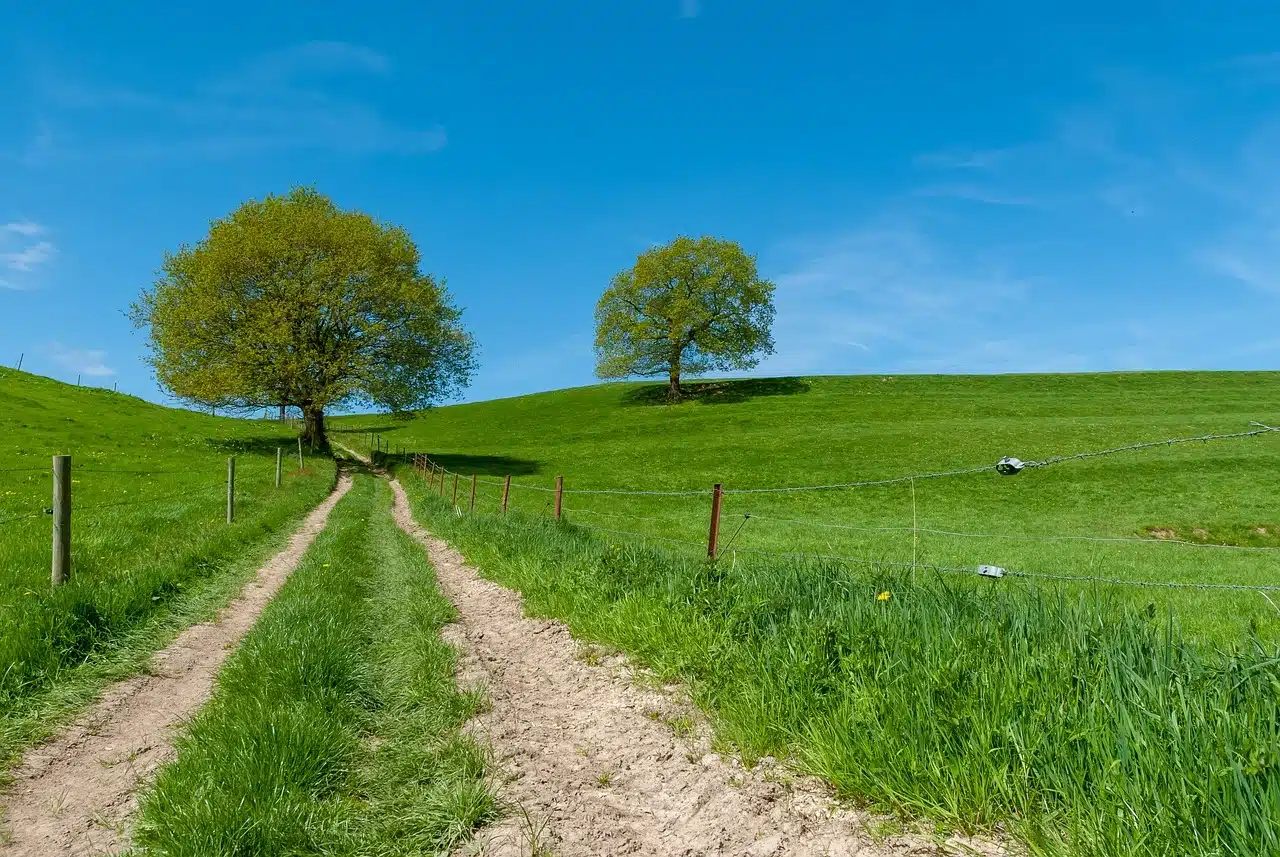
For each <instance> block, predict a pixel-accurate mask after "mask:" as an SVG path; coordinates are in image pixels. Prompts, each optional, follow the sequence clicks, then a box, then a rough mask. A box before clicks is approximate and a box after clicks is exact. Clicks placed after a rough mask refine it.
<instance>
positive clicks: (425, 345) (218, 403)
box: [131, 188, 475, 446]
mask: <svg viewBox="0 0 1280 857" xmlns="http://www.w3.org/2000/svg"><path fill="white" fill-rule="evenodd" d="M420 263H421V257H420V256H419V253H418V248H417V247H416V246H415V245H414V243H413V241H412V239H410V237H409V234H408V233H407V232H405V231H404V230H403V229H401V228H399V227H396V226H389V225H386V224H383V223H379V222H378V221H376V220H374V219H373V218H371V217H369V216H368V215H366V214H363V213H361V212H358V211H343V210H341V209H339V208H338V207H337V206H336V205H334V204H333V202H331V201H330V200H329V199H328V198H327V197H325V196H323V195H322V194H320V193H318V192H316V191H315V190H312V189H310V188H297V189H295V190H293V191H292V192H290V193H289V194H288V195H286V196H268V197H267V198H266V199H264V200H262V201H251V202H247V203H245V204H244V205H242V206H240V208H239V209H237V210H236V211H235V212H233V213H232V214H230V215H229V216H227V217H225V218H223V219H221V220H217V221H214V223H213V224H212V226H211V228H210V230H209V234H208V236H207V237H205V238H204V239H203V240H202V241H201V242H200V243H199V244H196V245H195V246H194V247H185V246H184V247H182V248H181V249H179V250H178V252H176V253H170V254H167V255H166V256H165V260H164V265H163V267H162V268H161V270H160V273H159V276H158V278H157V279H156V281H155V283H154V285H153V286H152V288H150V289H145V290H144V291H143V292H142V296H141V297H140V298H139V299H138V301H137V303H135V304H134V305H133V308H132V312H131V317H132V319H133V322H134V324H135V325H136V326H137V327H140V328H143V327H145V328H148V329H149V334H150V341H149V343H148V344H149V346H150V351H151V354H150V357H149V358H148V362H149V363H150V364H151V365H152V366H153V367H154V369H155V372H156V379H157V381H159V383H160V385H161V386H162V387H163V388H164V389H165V390H166V391H168V392H169V393H171V394H172V395H174V396H176V397H178V398H179V399H182V400H185V401H188V402H191V403H193V404H197V405H202V406H205V407H213V408H219V409H223V408H225V409H229V410H236V409H239V410H250V409H255V408H262V407H268V406H276V407H280V408H281V409H283V408H284V407H285V406H286V405H291V406H295V407H297V408H299V409H300V410H301V411H302V416H303V437H304V438H305V439H306V440H308V441H309V442H310V443H311V444H312V445H317V446H324V445H325V429H324V417H325V413H326V412H327V411H331V410H333V409H338V408H344V407H350V406H353V405H372V406H375V407H380V408H385V409H386V410H389V411H392V412H394V413H404V412H406V411H408V410H410V409H414V408H422V407H426V406H428V405H430V404H432V403H434V402H436V401H439V400H441V399H443V398H445V397H448V396H450V395H453V394H454V393H456V392H457V391H458V390H460V389H462V388H463V387H465V385H466V384H467V382H468V381H469V379H470V376H471V373H472V371H473V370H474V365H475V362H474V351H475V344H474V341H473V340H472V337H471V335H470V334H469V333H467V331H466V330H465V329H463V327H462V325H461V322H460V318H461V311H460V310H458V309H457V308H456V307H454V305H453V303H452V301H451V299H450V296H449V293H448V291H447V290H446V289H445V286H444V283H443V282H442V281H437V280H436V279H435V278H433V277H432V276H430V275H429V274H424V273H422V272H421V271H420V269H419V266H420Z"/></svg>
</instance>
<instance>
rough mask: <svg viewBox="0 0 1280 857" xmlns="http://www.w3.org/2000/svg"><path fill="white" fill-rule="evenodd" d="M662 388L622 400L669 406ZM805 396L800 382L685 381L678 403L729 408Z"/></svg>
mask: <svg viewBox="0 0 1280 857" xmlns="http://www.w3.org/2000/svg"><path fill="white" fill-rule="evenodd" d="M667 392H668V391H667V385H666V384H646V385H645V386H643V387H637V388H636V389H634V390H631V391H630V392H628V393H627V394H626V395H625V396H623V397H622V404H624V405H628V406H653V405H670V404H672V401H671V399H670V398H669V397H668V395H667ZM807 392H809V382H808V381H806V380H804V379H803V378H743V379H739V380H736V381H735V380H724V381H688V382H686V383H683V384H681V385H680V399H679V403H684V402H697V403H698V404H700V405H733V404H738V403H741V402H746V401H750V400H751V399H755V398H758V397H760V396H795V395H798V394H800V393H807Z"/></svg>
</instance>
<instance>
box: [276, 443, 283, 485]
mask: <svg viewBox="0 0 1280 857" xmlns="http://www.w3.org/2000/svg"><path fill="white" fill-rule="evenodd" d="M283 463H284V447H283V446H277V447H276V487H277V488H279V487H280V465H281V464H283Z"/></svg>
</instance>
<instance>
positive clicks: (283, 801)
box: [135, 476, 494, 857]
mask: <svg viewBox="0 0 1280 857" xmlns="http://www.w3.org/2000/svg"><path fill="white" fill-rule="evenodd" d="M388 500H389V490H388V489H387V488H386V486H385V485H384V484H382V483H381V482H379V481H375V480H373V479H371V478H369V477H363V476H362V477H359V478H358V479H357V484H356V487H355V488H354V489H353V490H352V492H351V493H350V494H349V495H348V497H346V498H344V499H343V500H342V501H341V502H340V503H339V504H338V506H337V507H336V508H335V510H334V512H333V516H332V518H331V519H330V524H329V526H328V528H327V529H326V530H325V532H324V533H323V534H322V535H321V536H320V537H319V539H317V541H316V543H315V545H314V546H313V547H312V548H311V550H310V551H308V553H307V555H306V557H305V558H304V561H303V563H302V565H301V566H300V567H299V568H298V569H297V571H295V572H294V574H293V576H292V577H291V578H290V580H289V581H288V583H287V584H286V585H285V587H284V589H283V590H282V591H281V593H280V595H279V596H278V597H277V598H276V599H275V600H274V601H273V602H272V603H271V604H270V605H269V606H268V608H267V610H266V611H265V612H264V614H263V616H262V618H261V620H260V621H259V622H258V624H257V625H256V626H255V628H254V629H253V630H252V631H251V632H250V634H249V635H248V636H247V637H246V639H245V640H244V642H243V644H242V645H241V647H240V648H239V649H238V650H237V652H236V653H235V654H234V655H233V656H232V658H231V659H230V661H228V663H227V665H226V667H225V668H224V669H223V671H222V673H221V675H220V676H219V678H218V686H217V691H216V693H215V696H214V698H213V700H212V701H211V702H210V703H209V705H208V706H206V707H205V709H204V710H203V711H202V712H201V713H200V714H199V715H198V716H197V717H196V718H195V719H194V721H193V722H192V723H191V725H190V726H189V728H188V729H187V731H186V733H185V734H184V735H183V736H182V738H181V739H180V741H179V755H178V758H177V760H176V761H175V762H174V763H172V764H170V765H168V766H167V767H165V768H164V769H162V770H161V772H160V774H159V775H158V777H157V779H156V782H155V785H154V787H153V788H152V790H151V791H150V792H149V793H147V794H146V795H144V797H143V799H142V803H141V814H140V821H139V824H138V827H137V830H136V832H135V841H136V843H137V845H138V848H139V851H140V853H142V854H156V855H166V857H180V855H193V857H194V855H201V857H206V855H258V854H290V855H309V854H316V855H319V854H326V855H327V854H378V855H394V854H422V853H447V852H448V850H449V849H450V848H451V847H452V846H453V845H455V844H457V843H459V842H461V841H465V839H466V838H467V837H469V835H470V833H471V831H472V830H473V828H474V827H475V826H477V825H478V824H481V823H483V822H484V821H485V820H486V819H488V818H489V817H490V816H491V815H492V814H493V813H494V801H493V798H492V796H491V795H490V793H489V792H488V791H487V790H486V788H485V785H484V782H483V772H484V764H483V757H482V755H481V753H480V750H479V749H478V748H477V747H476V746H475V745H474V744H473V743H472V742H471V741H470V740H468V739H465V738H463V737H461V736H460V735H459V732H458V729H459V727H460V725H461V724H462V723H463V722H464V721H465V719H466V718H467V716H469V714H470V713H472V712H473V711H474V709H475V705H476V702H477V700H476V699H474V698H472V697H470V696H462V695H459V694H458V693H457V692H456V690H455V688H454V686H453V666H454V661H453V651H452V650H451V649H450V648H449V647H448V646H447V645H446V644H444V643H443V642H442V641H441V640H440V639H439V637H438V632H439V629H440V627H441V625H443V624H444V623H445V622H446V621H448V619H449V618H450V616H451V615H452V613H451V610H452V608H451V607H450V605H449V604H448V602H447V601H446V600H445V599H444V598H443V597H442V596H441V595H440V594H439V592H438V591H437V590H436V589H435V587H434V578H433V576H432V572H431V568H430V566H429V564H428V563H427V561H426V558H425V556H424V555H423V552H422V550H421V548H420V547H419V546H418V545H417V544H416V543H414V542H413V541H412V540H411V539H409V538H408V537H407V536H405V535H404V534H403V533H401V532H400V531H399V530H398V529H396V527H395V525H394V524H393V523H392V521H391V519H390V516H389V515H388V514H387V513H386V510H387V506H388Z"/></svg>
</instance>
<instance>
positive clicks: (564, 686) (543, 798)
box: [392, 481, 1000, 857]
mask: <svg viewBox="0 0 1280 857" xmlns="http://www.w3.org/2000/svg"><path fill="white" fill-rule="evenodd" d="M392 488H393V489H394V491H395V515H396V520H397V522H398V523H399V524H400V526H401V527H402V528H403V529H405V530H406V531H407V532H409V533H410V534H411V535H413V536H414V537H416V538H417V539H418V540H419V541H420V542H421V543H422V544H423V545H424V546H425V547H426V549H427V551H428V553H429V554H430V557H431V561H432V563H433V564H434V565H435V568H436V573H437V576H438V578H439V582H440V587H441V589H442V590H443V591H444V593H445V595H447V596H448V597H449V599H450V600H451V601H452V602H453V603H454V605H455V606H456V607H457V609H458V613H459V622H458V624H457V625H453V626H449V628H448V629H446V631H447V633H448V635H449V637H450V638H451V641H452V642H454V643H455V644H456V645H458V646H459V647H460V649H461V651H462V658H461V663H460V666H461V674H460V682H462V683H464V684H467V683H477V682H478V683H481V684H483V685H485V686H486V688H487V692H488V696H489V698H490V700H491V701H492V708H491V709H490V710H489V711H488V712H486V713H485V714H483V715H481V717H480V718H478V719H477V721H475V722H474V723H473V724H472V727H473V731H474V732H475V733H476V734H477V736H478V737H480V738H482V739H485V740H487V741H489V742H490V743H491V745H492V747H493V748H494V751H495V754H496V756H497V759H498V763H499V767H500V768H501V771H500V774H501V775H503V777H504V782H505V786H503V788H502V791H503V796H504V797H505V798H506V799H507V800H508V801H509V802H512V803H514V804H515V805H517V806H518V807H519V808H520V810H519V811H518V812H516V813H515V814H514V817H513V818H510V819H508V820H507V821H506V822H504V823H502V824H499V825H497V826H496V827H493V828H490V829H488V830H487V831H484V832H482V834H481V836H480V839H479V841H478V842H477V843H474V844H473V849H472V850H471V851H469V852H468V853H484V854H490V855H495V857H496V856H497V855H502V857H508V856H509V855H527V854H531V853H554V854H555V855H557V857H581V855H623V854H637V855H662V857H676V855H680V857H692V855H753V857H764V855H861V857H888V855H906V854H999V853H1000V851H999V850H998V849H996V848H994V847H993V846H991V845H989V844H986V843H979V842H974V841H968V840H966V841H963V842H962V841H960V840H955V839H953V840H950V841H949V842H948V843H946V844H944V845H941V846H940V845H938V844H935V843H932V842H928V841H926V840H923V839H919V838H915V837H894V838H890V839H887V840H882V841H876V840H874V839H873V838H872V837H871V836H870V835H869V833H868V829H867V826H866V820H865V819H864V818H862V817H861V816H860V815H859V814H858V813H856V812H854V811H852V810H850V809H847V808H838V807H836V806H835V805H834V803H833V802H832V801H831V800H830V799H829V797H828V796H827V794H826V792H825V790H824V788H823V787H822V785H821V784H820V783H819V782H818V781H816V780H815V779H813V778H808V777H796V776H794V775H792V774H790V773H789V772H788V771H786V770H785V769H784V768H782V767H780V766H776V765H772V764H768V763H765V764H762V765H759V766H757V767H756V768H755V769H754V770H751V771H746V770H744V769H743V768H742V766H741V765H740V764H739V763H738V762H737V761H736V760H734V759H724V758H721V757H720V756H718V755H715V754H712V753H709V752H708V750H707V740H706V734H707V733H706V729H705V727H698V726H697V725H695V724H698V723H699V722H700V721H699V718H698V717H697V716H696V712H694V711H693V710H692V708H691V707H690V706H689V705H688V704H687V703H686V702H684V701H683V700H682V699H681V698H680V695H679V693H678V691H675V690H672V691H671V692H662V691H658V690H648V689H645V688H643V687H641V686H640V685H639V684H637V682H636V681H635V680H634V676H633V674H632V671H631V670H630V669H629V667H628V666H627V663H626V660H625V659H624V658H621V657H617V656H613V657H609V658H604V659H600V658H598V656H597V653H595V651H594V650H592V649H590V648H588V647H583V646H580V645H579V644H578V643H576V642H575V641H574V640H573V638H572V637H571V636H570V634H569V631H568V629H567V628H566V627H565V626H564V625H562V624H560V623H558V622H554V621H547V620H542V619H529V618H525V617H524V615H523V610H522V608H521V599H520V597H519V595H518V594H517V593H514V592H512V591H510V590H507V589H504V588H502V587H500V586H498V585H497V584H494V583H492V582H490V581H487V580H484V579H482V578H480V577H479V575H478V574H477V573H476V571H475V570H474V569H472V568H470V567H468V566H467V565H465V563H464V561H463V559H462V557H461V556H460V555H459V554H458V553H457V552H456V551H454V550H453V549H452V548H450V547H449V546H448V545H447V544H445V543H444V542H442V541H440V540H438V539H435V538H433V537H432V536H431V535H430V534H428V533H427V532H426V531H425V530H423V529H422V527H420V526H419V525H418V524H417V523H416V522H415V521H414V519H413V517H412V514H411V513H410V511H409V506H408V503H407V501H406V498H405V495H404V490H403V488H402V487H401V486H400V485H399V483H398V482H395V481H393V482H392ZM673 726H674V727H677V728H673ZM690 727H692V728H690ZM676 731H681V732H682V733H683V737H681V736H678V735H677V734H676ZM535 841H536V844H537V845H538V846H540V847H542V848H550V852H541V851H539V852H535V851H534V847H533V846H534V842H535Z"/></svg>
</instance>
